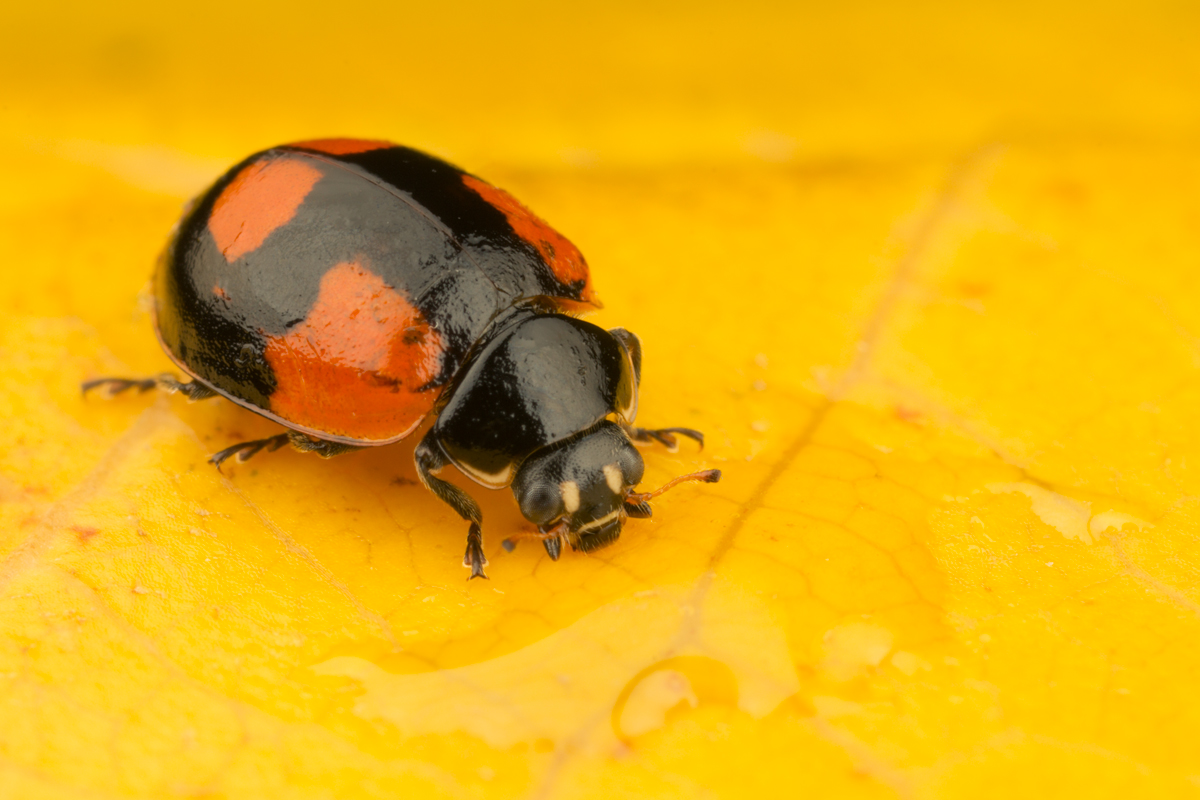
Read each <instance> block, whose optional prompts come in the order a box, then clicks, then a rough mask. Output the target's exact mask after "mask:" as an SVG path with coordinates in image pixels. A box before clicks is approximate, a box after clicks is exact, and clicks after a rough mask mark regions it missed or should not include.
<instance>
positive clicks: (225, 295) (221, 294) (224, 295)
mask: <svg viewBox="0 0 1200 800" xmlns="http://www.w3.org/2000/svg"><path fill="white" fill-rule="evenodd" d="M213 294H215V295H216V296H217V297H218V298H219V299H221V300H224V301H225V302H226V303H228V302H229V292H227V291H225V290H224V289H222V288H221V286H220V284H217V285H216V286H214V287H213Z"/></svg>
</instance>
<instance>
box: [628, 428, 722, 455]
mask: <svg viewBox="0 0 1200 800" xmlns="http://www.w3.org/2000/svg"><path fill="white" fill-rule="evenodd" d="M623 427H624V428H625V433H627V434H628V435H629V438H630V439H631V440H632V441H635V442H641V443H642V444H649V443H650V442H658V443H659V444H661V445H664V446H665V447H666V448H667V450H669V451H670V452H672V453H674V452H675V451H676V450H678V449H679V440H678V439H676V438H675V437H676V436H686V437H687V438H689V439H694V440H696V441H697V442H698V443H699V444H700V447H701V448H703V447H704V434H703V433H701V432H700V431H697V430H693V429H692V428H635V427H633V426H632V425H625V426H623Z"/></svg>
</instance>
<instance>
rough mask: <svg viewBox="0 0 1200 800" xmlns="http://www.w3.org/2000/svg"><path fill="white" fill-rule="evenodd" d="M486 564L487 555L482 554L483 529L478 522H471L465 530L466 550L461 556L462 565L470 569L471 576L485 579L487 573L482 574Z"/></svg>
mask: <svg viewBox="0 0 1200 800" xmlns="http://www.w3.org/2000/svg"><path fill="white" fill-rule="evenodd" d="M487 564H488V560H487V556H485V555H484V554H483V530H482V529H481V528H480V527H479V523H477V522H472V523H471V527H470V528H469V529H468V530H467V552H466V554H465V555H464V556H463V566H464V567H468V568H470V570H471V577H470V578H467V580H471V578H483V579H484V580H487V575H485V574H484V572H483V568H484V567H486V566H487Z"/></svg>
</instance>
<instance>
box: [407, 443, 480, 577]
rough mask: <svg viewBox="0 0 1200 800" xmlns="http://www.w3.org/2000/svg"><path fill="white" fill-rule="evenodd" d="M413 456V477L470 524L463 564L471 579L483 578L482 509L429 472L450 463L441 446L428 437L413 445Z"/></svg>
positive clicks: (461, 492) (467, 496) (461, 491)
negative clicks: (415, 464)
mask: <svg viewBox="0 0 1200 800" xmlns="http://www.w3.org/2000/svg"><path fill="white" fill-rule="evenodd" d="M413 459H414V460H415V461H416V462H417V477H418V478H420V479H421V483H423V484H425V488H426V489H428V490H429V491H431V492H433V493H434V494H435V495H437V498H438V499H439V500H441V501H442V502H443V503H445V504H446V505H448V506H450V507H451V508H453V509H454V510H455V511H457V512H458V515H459V516H460V517H462V518H463V519H465V520H466V521H467V522H470V523H471V527H470V528H468V529H467V552H466V554H465V555H464V556H463V566H464V567H469V568H470V569H471V578H486V577H487V575H485V574H484V573H483V568H484V567H486V566H487V564H488V560H487V556H485V555H484V554H483V512H482V511H480V510H479V504H478V503H476V502H475V500H474V499H473V498H472V497H471V495H469V494H467V493H466V492H464V491H463V490H462V489H460V488H458V487H457V486H455V485H454V484H452V483H449V482H448V481H444V480H442V479H441V478H439V477H437V476H436V475H434V474H433V473H435V472H437V471H438V470H440V469H441V468H442V467H445V466H446V465H447V464H449V463H450V462H449V459H447V458H446V454H445V453H443V452H442V448H441V447H440V446H439V445H438V444H437V443H436V442H431V441H430V438H429V437H428V436H426V437H425V438H424V439H422V440H421V443H420V444H419V445H417V450H416V452H415V453H414V454H413ZM471 578H467V580H471Z"/></svg>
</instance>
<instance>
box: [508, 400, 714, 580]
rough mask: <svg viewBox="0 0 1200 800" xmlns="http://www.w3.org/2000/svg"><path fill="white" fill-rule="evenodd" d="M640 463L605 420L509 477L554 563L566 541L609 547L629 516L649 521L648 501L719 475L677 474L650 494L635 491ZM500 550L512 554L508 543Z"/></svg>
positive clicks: (641, 469)
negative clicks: (680, 486)
mask: <svg viewBox="0 0 1200 800" xmlns="http://www.w3.org/2000/svg"><path fill="white" fill-rule="evenodd" d="M644 471H645V465H644V464H643V463H642V456H641V454H640V453H638V451H637V449H636V448H635V447H634V446H633V443H632V442H630V441H629V437H628V436H627V435H626V433H625V431H624V430H622V429H621V427H620V426H618V425H616V424H615V423H612V422H609V421H607V420H605V421H603V422H600V423H598V424H597V425H595V426H594V427H592V428H589V429H588V430H587V431H584V432H583V433H580V434H578V435H576V436H573V437H571V438H570V439H566V440H564V441H561V442H555V443H554V444H552V445H549V446H548V447H544V448H542V449H541V450H538V451H536V452H535V453H534V454H533V455H531V456H530V457H529V458H527V459H526V460H525V462H524V463H523V464H521V466H520V468H519V469H518V470H517V474H516V477H514V478H513V483H512V489H513V494H514V495H516V497H517V503H518V504H519V505H520V507H521V513H522V514H524V515H525V518H526V519H528V520H529V521H530V522H532V523H533V524H535V525H537V526H538V533H537V534H534V535H535V536H536V537H537V538H539V539H541V540H542V544H543V545H544V546H545V547H546V552H547V553H549V554H550V557H551V558H553V559H555V560H557V559H558V556H559V554H560V553H561V552H562V543H563V542H564V541H565V542H567V543H568V544H570V545H571V548H572V549H574V550H582V551H584V552H585V553H587V552H590V551H592V550H596V549H599V548H601V547H604V546H605V545H609V544H612V543H613V542H615V541H616V540H617V537H618V536H620V535H621V528H622V526H623V525H624V524H625V520H626V519H628V518H629V517H643V518H644V517H649V516H650V514H651V512H650V500H651V498H654V497H657V496H658V495H660V494H662V493H663V492H665V491H667V490H668V489H670V488H672V487H673V486H678V485H679V484H680V483H683V482H684V481H704V482H705V483H715V482H717V481H718V480H720V479H721V471H720V470H717V469H706V470H701V471H700V472H693V473H690V474H688V475H680V476H679V477H678V478H674V479H672V480H670V481H667V482H666V483H665V484H664V485H662V486H661V487H659V488H658V489H655V490H654V491H652V492H637V491H634V489H635V487H636V486H637V485H638V483H639V482H640V481H641V480H642V473H643V472H644ZM504 546H505V548H506V549H508V550H512V548H513V542H512V540H511V539H506V540H505V542H504Z"/></svg>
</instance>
